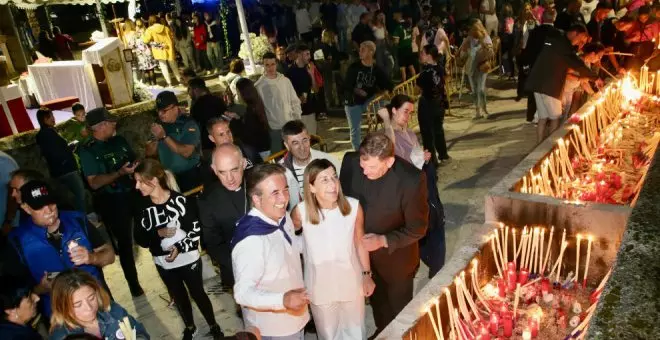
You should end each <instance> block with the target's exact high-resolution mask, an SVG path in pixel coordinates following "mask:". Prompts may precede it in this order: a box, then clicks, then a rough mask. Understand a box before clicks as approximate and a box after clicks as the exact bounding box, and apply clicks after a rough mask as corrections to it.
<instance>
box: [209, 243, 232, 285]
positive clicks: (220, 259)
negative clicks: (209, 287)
mask: <svg viewBox="0 0 660 340" xmlns="http://www.w3.org/2000/svg"><path fill="white" fill-rule="evenodd" d="M213 250H214V251H211V249H208V253H209V255H210V256H211V259H213V261H214V262H215V263H216V264H217V265H218V267H220V281H221V282H222V286H223V287H225V288H232V287H234V283H235V281H234V271H233V267H232V263H231V247H230V246H229V243H227V244H226V245H222V246H218V247H216V249H213Z"/></svg>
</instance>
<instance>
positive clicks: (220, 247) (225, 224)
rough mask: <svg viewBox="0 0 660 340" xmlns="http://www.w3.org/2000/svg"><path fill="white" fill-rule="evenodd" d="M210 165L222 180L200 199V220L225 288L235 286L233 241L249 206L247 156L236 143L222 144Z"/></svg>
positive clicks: (208, 248)
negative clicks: (235, 229)
mask: <svg viewBox="0 0 660 340" xmlns="http://www.w3.org/2000/svg"><path fill="white" fill-rule="evenodd" d="M212 159H213V163H212V164H211V168H212V169H213V172H214V173H215V175H216V176H217V177H218V179H219V180H220V181H219V182H215V183H212V184H211V185H209V187H208V188H205V190H204V193H203V194H202V196H201V197H200V199H199V202H198V204H199V221H200V222H201V223H202V233H203V235H204V236H203V240H204V244H205V245H206V249H207V250H208V253H209V256H211V259H212V260H213V261H214V262H215V263H216V264H218V266H219V267H220V279H221V281H222V286H223V287H224V288H225V289H231V288H232V287H233V286H234V274H233V271H232V263H231V247H230V242H231V239H232V236H233V234H234V227H235V226H236V222H237V221H238V219H239V218H241V217H242V216H243V215H245V214H246V213H247V212H248V210H249V208H250V202H249V201H248V197H247V194H246V192H245V178H244V172H245V168H246V165H247V163H246V160H245V158H244V157H243V154H242V153H241V150H240V149H239V148H238V147H237V146H236V145H233V144H223V145H220V146H218V147H217V148H216V149H215V151H213V156H212Z"/></svg>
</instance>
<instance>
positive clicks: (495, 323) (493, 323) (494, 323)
mask: <svg viewBox="0 0 660 340" xmlns="http://www.w3.org/2000/svg"><path fill="white" fill-rule="evenodd" d="M498 328H500V323H499V319H498V318H497V313H495V312H492V313H490V332H491V333H492V334H493V335H497V330H498Z"/></svg>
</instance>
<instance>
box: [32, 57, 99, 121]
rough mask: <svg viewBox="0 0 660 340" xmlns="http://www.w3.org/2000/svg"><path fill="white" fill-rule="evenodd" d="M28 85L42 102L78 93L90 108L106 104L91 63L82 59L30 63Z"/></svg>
mask: <svg viewBox="0 0 660 340" xmlns="http://www.w3.org/2000/svg"><path fill="white" fill-rule="evenodd" d="M28 72H29V73H30V79H29V81H28V85H29V87H30V90H31V91H32V93H34V94H35V96H36V97H37V101H39V103H44V102H47V101H51V100H54V99H58V98H63V97H70V96H75V97H78V99H79V100H80V103H81V104H83V105H84V106H85V108H86V109H87V110H91V109H93V108H97V107H101V106H103V102H102V101H101V95H100V94H99V89H98V87H97V86H96V82H95V80H94V73H93V71H92V65H90V64H85V62H83V61H81V60H72V61H54V62H52V63H48V64H35V65H30V66H28Z"/></svg>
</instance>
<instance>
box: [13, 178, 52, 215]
mask: <svg viewBox="0 0 660 340" xmlns="http://www.w3.org/2000/svg"><path fill="white" fill-rule="evenodd" d="M21 200H22V201H23V203H25V204H27V205H28V206H29V207H30V208H32V209H34V210H38V209H41V208H43V207H44V206H46V205H48V204H54V203H55V196H53V194H52V193H51V190H50V186H49V185H48V184H47V183H46V182H44V181H40V180H36V179H35V180H33V181H29V182H27V183H25V184H23V186H22V187H21Z"/></svg>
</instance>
